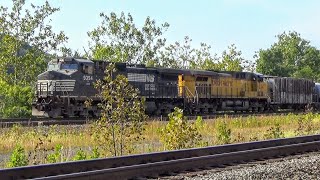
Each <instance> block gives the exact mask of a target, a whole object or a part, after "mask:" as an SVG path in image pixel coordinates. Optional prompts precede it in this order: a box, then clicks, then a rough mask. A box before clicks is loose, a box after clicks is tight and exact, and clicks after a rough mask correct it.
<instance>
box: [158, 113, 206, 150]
mask: <svg viewBox="0 0 320 180" xmlns="http://www.w3.org/2000/svg"><path fill="white" fill-rule="evenodd" d="M200 121H201V119H198V120H197V121H196V122H197V123H191V122H188V121H187V120H186V119H185V118H184V117H183V110H181V109H179V108H177V107H176V108H175V109H174V112H172V113H171V114H169V122H168V123H167V125H166V126H165V127H164V128H162V129H161V130H160V135H161V137H160V140H161V141H162V143H164V145H165V148H166V149H169V150H174V149H184V148H191V147H196V146H201V145H203V144H207V143H204V142H203V141H202V136H201V134H200V133H199V129H198V128H197V127H201V125H200V124H201V122H200Z"/></svg>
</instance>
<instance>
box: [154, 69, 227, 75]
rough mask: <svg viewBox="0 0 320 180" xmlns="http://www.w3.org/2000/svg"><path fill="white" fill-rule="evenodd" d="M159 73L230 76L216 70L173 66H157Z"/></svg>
mask: <svg viewBox="0 0 320 180" xmlns="http://www.w3.org/2000/svg"><path fill="white" fill-rule="evenodd" d="M156 69H157V70H158V72H159V73H169V74H185V75H203V76H230V75H229V74H225V73H218V72H214V71H205V70H190V69H171V68H156Z"/></svg>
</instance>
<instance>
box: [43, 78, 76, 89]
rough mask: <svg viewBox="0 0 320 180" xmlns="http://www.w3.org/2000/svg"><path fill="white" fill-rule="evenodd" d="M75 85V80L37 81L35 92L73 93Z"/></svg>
mask: <svg viewBox="0 0 320 180" xmlns="http://www.w3.org/2000/svg"><path fill="white" fill-rule="evenodd" d="M75 83H76V81H75V80H38V83H37V90H38V91H39V92H48V91H51V92H53V91H73V90H74V86H75Z"/></svg>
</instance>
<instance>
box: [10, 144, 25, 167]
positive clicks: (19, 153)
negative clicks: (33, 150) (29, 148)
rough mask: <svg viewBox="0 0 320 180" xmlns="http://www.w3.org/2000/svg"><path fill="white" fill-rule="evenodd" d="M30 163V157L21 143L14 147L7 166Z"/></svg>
mask: <svg viewBox="0 0 320 180" xmlns="http://www.w3.org/2000/svg"><path fill="white" fill-rule="evenodd" d="M26 165H28V158H27V156H26V153H25V150H24V148H23V147H21V146H20V145H16V147H15V148H14V150H13V152H12V154H11V156H10V160H9V162H8V163H7V167H9V168H10V167H19V166H26Z"/></svg>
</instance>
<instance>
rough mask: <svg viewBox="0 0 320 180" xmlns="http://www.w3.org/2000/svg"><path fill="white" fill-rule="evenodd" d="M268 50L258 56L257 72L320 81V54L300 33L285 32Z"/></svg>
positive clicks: (261, 50)
mask: <svg viewBox="0 0 320 180" xmlns="http://www.w3.org/2000/svg"><path fill="white" fill-rule="evenodd" d="M276 37H277V38H278V41H277V42H276V43H274V44H273V45H272V46H271V47H270V48H268V49H265V50H264V49H260V50H259V52H258V53H257V54H256V56H255V57H256V58H257V72H260V73H262V74H268V75H274V76H282V77H302V78H309V79H313V80H319V79H320V69H319V68H317V64H319V63H320V52H319V50H318V49H316V48H315V47H313V46H311V45H310V42H309V41H308V40H305V39H303V38H302V37H301V36H300V34H299V33H297V32H295V31H293V32H288V33H286V32H284V33H282V34H280V35H278V36H276Z"/></svg>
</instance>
